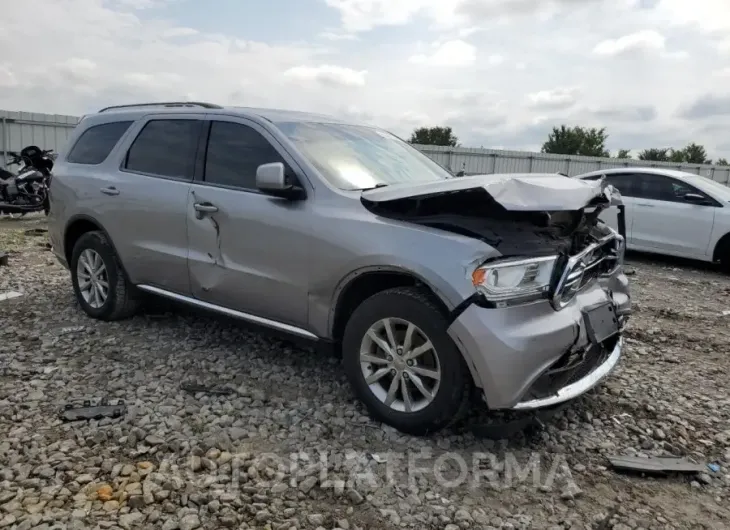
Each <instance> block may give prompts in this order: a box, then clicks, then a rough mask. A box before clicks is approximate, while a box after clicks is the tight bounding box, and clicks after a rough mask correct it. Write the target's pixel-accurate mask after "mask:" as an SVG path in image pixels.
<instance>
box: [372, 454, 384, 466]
mask: <svg viewBox="0 0 730 530" xmlns="http://www.w3.org/2000/svg"><path fill="white" fill-rule="evenodd" d="M370 458H372V459H373V460H375V461H376V462H377V463H378V464H385V463H386V462H387V461H388V458H387V457H385V456H383V455H379V454H378V453H371V454H370Z"/></svg>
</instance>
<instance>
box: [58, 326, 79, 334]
mask: <svg viewBox="0 0 730 530" xmlns="http://www.w3.org/2000/svg"><path fill="white" fill-rule="evenodd" d="M85 329H86V326H69V327H67V328H61V329H60V330H59V332H58V334H59V335H68V334H69V333H80V332H82V331H84V330H85Z"/></svg>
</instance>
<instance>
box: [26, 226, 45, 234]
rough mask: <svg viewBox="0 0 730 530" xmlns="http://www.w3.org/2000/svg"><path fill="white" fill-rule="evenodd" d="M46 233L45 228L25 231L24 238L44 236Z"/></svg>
mask: <svg viewBox="0 0 730 530" xmlns="http://www.w3.org/2000/svg"><path fill="white" fill-rule="evenodd" d="M47 233H48V229H47V228H31V229H29V230H26V231H25V235H26V236H44V235H46V234H47Z"/></svg>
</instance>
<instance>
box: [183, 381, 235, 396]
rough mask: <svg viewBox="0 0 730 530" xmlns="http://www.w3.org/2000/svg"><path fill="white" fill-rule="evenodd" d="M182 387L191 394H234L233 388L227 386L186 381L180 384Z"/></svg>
mask: <svg viewBox="0 0 730 530" xmlns="http://www.w3.org/2000/svg"><path fill="white" fill-rule="evenodd" d="M180 389H181V390H183V391H185V392H188V393H190V394H198V393H201V394H210V395H213V396H229V395H231V394H233V390H231V389H230V388H225V387H217V386H205V385H201V384H198V383H192V382H185V383H182V384H181V385H180Z"/></svg>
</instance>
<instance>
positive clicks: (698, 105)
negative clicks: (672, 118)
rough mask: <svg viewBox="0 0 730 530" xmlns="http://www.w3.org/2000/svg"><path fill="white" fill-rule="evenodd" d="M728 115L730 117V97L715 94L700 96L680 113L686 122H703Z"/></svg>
mask: <svg viewBox="0 0 730 530" xmlns="http://www.w3.org/2000/svg"><path fill="white" fill-rule="evenodd" d="M728 115H730V96H727V95H722V96H717V95H714V94H705V95H703V96H700V97H699V98H697V99H696V100H695V101H693V102H692V103H690V104H689V105H686V106H685V107H684V108H682V109H681V110H680V112H679V116H680V117H681V118H684V119H685V120H702V119H705V118H712V117H716V116H728Z"/></svg>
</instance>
